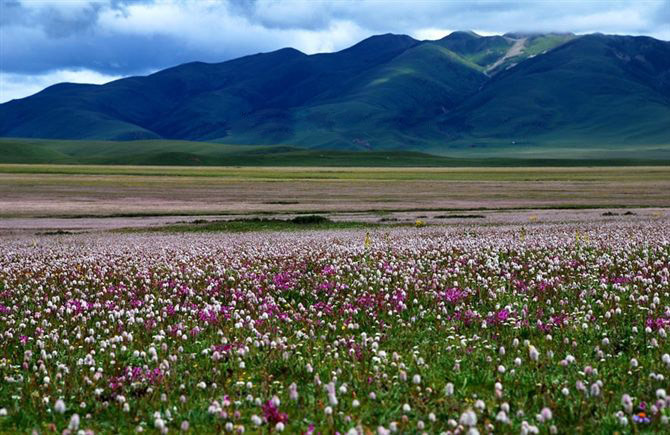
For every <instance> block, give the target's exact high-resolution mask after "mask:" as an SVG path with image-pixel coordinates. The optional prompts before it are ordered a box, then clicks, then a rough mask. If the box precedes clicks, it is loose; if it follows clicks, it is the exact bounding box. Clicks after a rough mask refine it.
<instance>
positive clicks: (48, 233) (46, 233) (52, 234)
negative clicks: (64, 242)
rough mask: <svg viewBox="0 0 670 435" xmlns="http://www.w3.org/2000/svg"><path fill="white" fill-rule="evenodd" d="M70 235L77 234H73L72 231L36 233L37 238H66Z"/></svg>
mask: <svg viewBox="0 0 670 435" xmlns="http://www.w3.org/2000/svg"><path fill="white" fill-rule="evenodd" d="M68 234H76V233H73V232H72V231H65V230H55V231H43V232H40V233H35V235H37V236H64V235H68Z"/></svg>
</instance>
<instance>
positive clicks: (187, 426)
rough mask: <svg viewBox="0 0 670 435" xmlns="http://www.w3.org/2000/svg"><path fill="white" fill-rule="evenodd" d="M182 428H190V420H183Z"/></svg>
mask: <svg viewBox="0 0 670 435" xmlns="http://www.w3.org/2000/svg"><path fill="white" fill-rule="evenodd" d="M180 428H181V430H182V432H186V431H188V428H189V423H188V420H184V421H182V422H181V425H180Z"/></svg>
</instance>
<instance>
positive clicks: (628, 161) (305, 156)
mask: <svg viewBox="0 0 670 435" xmlns="http://www.w3.org/2000/svg"><path fill="white" fill-rule="evenodd" d="M471 145H472V143H471V142H458V141H457V142H455V143H453V144H451V145H449V146H441V147H435V148H428V150H429V151H430V152H432V153H433V154H428V153H424V152H415V151H333V150H314V149H313V150H308V149H302V148H298V147H293V146H286V145H275V146H247V145H227V144H220V143H210V142H189V141H172V140H148V141H129V142H116V141H87V140H44V139H6V138H5V139H0V165H1V164H31V165H32V164H41V165H124V166H125V165H135V166H283V167H288V166H301V167H307V166H323V167H389V168H393V167H477V166H482V167H517V166H522V167H523V166H533V167H543V166H551V167H557V166H574V167H583V166H641V165H668V164H670V144H667V145H650V146H645V147H642V146H615V145H606V144H599V145H598V146H594V147H584V146H580V145H579V144H576V143H570V142H568V143H564V142H558V143H548V146H547V147H546V148H537V147H535V146H532V145H523V144H519V145H510V144H509V143H502V142H499V143H495V144H493V145H492V146H485V145H478V146H471ZM438 153H442V154H448V156H445V155H437V154H438ZM4 168H5V169H3V171H8V169H6V166H4ZM59 170H60V169H59ZM17 171H22V170H20V169H17ZM40 171H41V170H40Z"/></svg>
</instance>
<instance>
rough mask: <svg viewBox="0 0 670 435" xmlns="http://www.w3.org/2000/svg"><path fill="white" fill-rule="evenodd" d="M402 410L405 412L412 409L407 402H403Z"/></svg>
mask: <svg viewBox="0 0 670 435" xmlns="http://www.w3.org/2000/svg"><path fill="white" fill-rule="evenodd" d="M402 410H403V411H405V412H410V411H411V410H412V408H411V407H410V406H409V403H405V404H404V405H403V406H402Z"/></svg>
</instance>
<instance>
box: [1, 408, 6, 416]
mask: <svg viewBox="0 0 670 435" xmlns="http://www.w3.org/2000/svg"><path fill="white" fill-rule="evenodd" d="M6 416H7V408H0V417H6Z"/></svg>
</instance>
